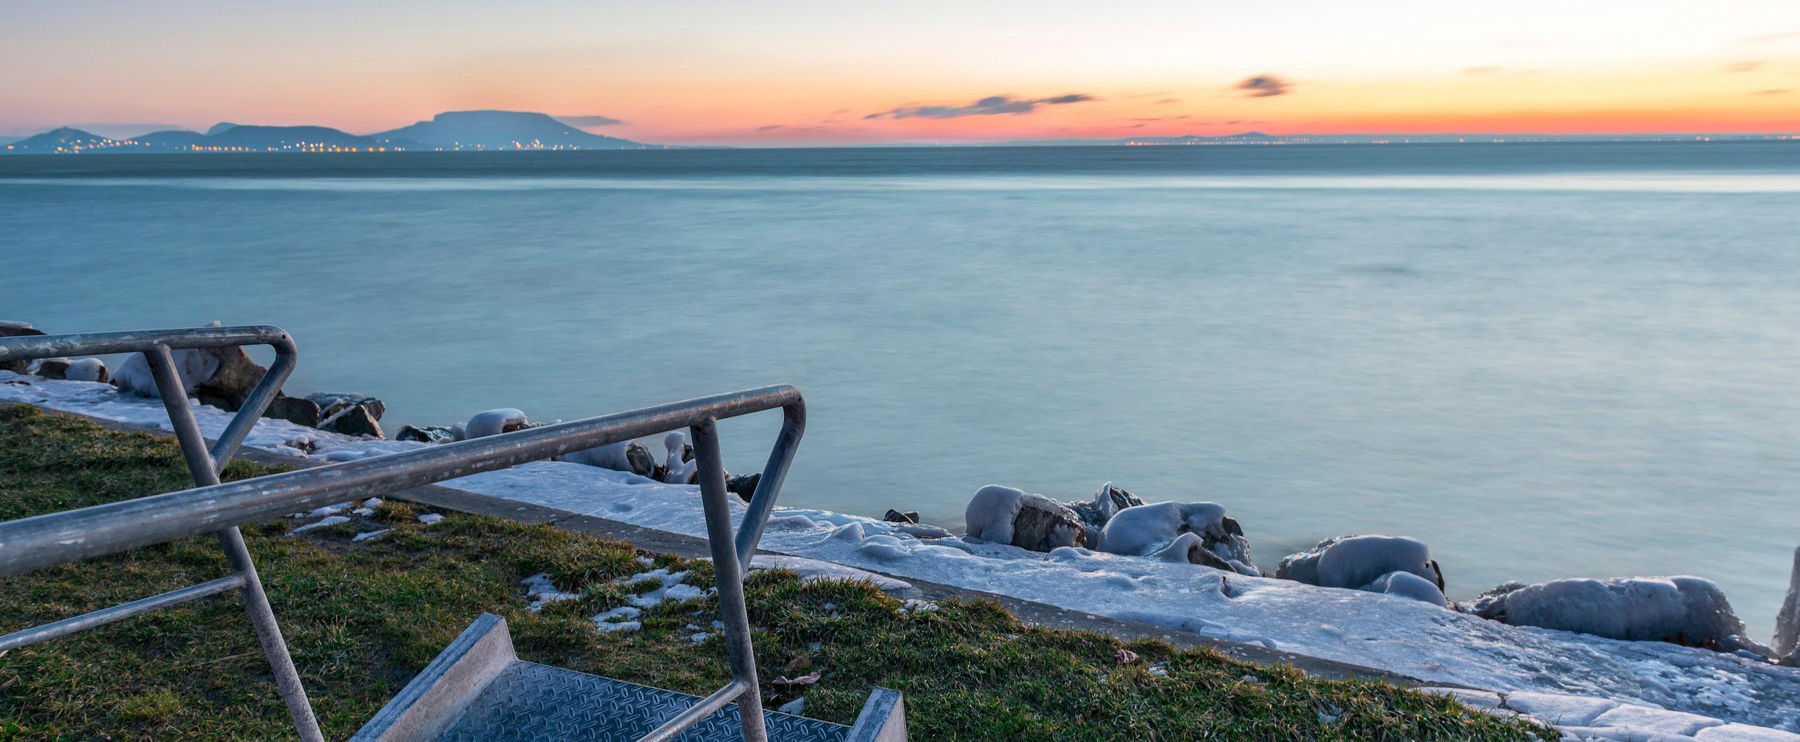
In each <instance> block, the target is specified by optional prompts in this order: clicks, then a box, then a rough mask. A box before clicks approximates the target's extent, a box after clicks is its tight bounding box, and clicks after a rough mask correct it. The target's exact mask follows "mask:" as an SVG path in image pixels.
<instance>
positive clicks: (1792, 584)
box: [1773, 549, 1800, 664]
mask: <svg viewBox="0 0 1800 742" xmlns="http://www.w3.org/2000/svg"><path fill="white" fill-rule="evenodd" d="M1773 649H1774V650H1775V654H1776V655H1778V656H1782V657H1785V659H1784V660H1783V661H1782V662H1783V664H1800V549H1795V550H1794V571H1793V572H1792V573H1790V575H1789V577H1788V591H1787V600H1786V601H1785V602H1783V603H1782V604H1781V612H1780V613H1777V614H1776V615H1775V645H1774V647H1773ZM1790 661H1791V662H1790Z"/></svg>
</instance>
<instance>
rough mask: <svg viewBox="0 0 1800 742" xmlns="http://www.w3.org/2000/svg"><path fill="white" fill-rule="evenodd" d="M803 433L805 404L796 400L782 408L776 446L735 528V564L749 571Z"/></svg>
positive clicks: (804, 432)
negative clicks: (757, 545)
mask: <svg viewBox="0 0 1800 742" xmlns="http://www.w3.org/2000/svg"><path fill="white" fill-rule="evenodd" d="M805 434H806V402H805V401H804V400H800V399H795V400H794V401H792V402H789V403H787V404H785V405H783V406H782V408H781V432H780V433H778V434H776V436H775V447H774V448H771V449H769V463H767V464H765V465H764V466H763V472H762V478H761V479H759V480H757V482H756V492H755V493H754V494H752V495H751V496H750V507H749V508H747V509H745V511H744V522H743V524H741V525H739V526H738V533H737V556H738V565H739V566H741V567H743V568H745V569H748V568H749V567H750V558H751V557H753V556H755V555H756V544H757V542H758V541H761V540H762V534H763V527H764V526H766V525H768V524H769V513H770V512H772V511H774V510H775V497H776V496H777V495H780V494H781V482H782V480H784V479H787V473H788V467H789V466H791V465H793V463H794V452H795V451H797V450H799V448H800V436H802V435H805Z"/></svg>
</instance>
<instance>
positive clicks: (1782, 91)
mask: <svg viewBox="0 0 1800 742" xmlns="http://www.w3.org/2000/svg"><path fill="white" fill-rule="evenodd" d="M1792 92H1794V89H1793V88H1769V89H1768V90H1758V91H1756V92H1754V93H1751V95H1787V94H1788V93H1792Z"/></svg>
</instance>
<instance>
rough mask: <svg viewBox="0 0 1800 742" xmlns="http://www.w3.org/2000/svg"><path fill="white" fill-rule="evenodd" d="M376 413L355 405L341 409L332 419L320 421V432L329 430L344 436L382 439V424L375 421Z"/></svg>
mask: <svg viewBox="0 0 1800 742" xmlns="http://www.w3.org/2000/svg"><path fill="white" fill-rule="evenodd" d="M375 417H376V416H375V413H374V411H373V410H370V409H369V408H368V407H366V406H364V405H361V404H353V405H349V406H346V407H341V408H339V409H338V410H337V411H336V412H333V413H331V416H330V417H327V418H325V419H324V420H320V421H319V429H320V430H329V431H331V432H333V433H343V434H344V435H360V436H366V437H369V438H381V437H383V436H382V434H381V423H380V422H378V421H377V420H376V419H375Z"/></svg>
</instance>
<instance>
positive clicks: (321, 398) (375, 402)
mask: <svg viewBox="0 0 1800 742" xmlns="http://www.w3.org/2000/svg"><path fill="white" fill-rule="evenodd" d="M306 398H307V399H308V400H311V401H312V403H313V404H316V405H318V406H319V409H320V410H321V411H322V412H321V415H322V416H323V417H331V416H332V415H334V414H337V412H338V410H340V409H343V408H345V407H349V406H350V405H362V406H363V407H364V408H365V409H367V410H368V411H369V416H370V417H373V418H375V419H376V420H380V419H381V416H382V415H385V414H387V403H385V402H382V401H381V400H379V399H376V398H374V397H371V396H368V395H366V394H345V393H342V392H314V393H312V394H308V395H306Z"/></svg>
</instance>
